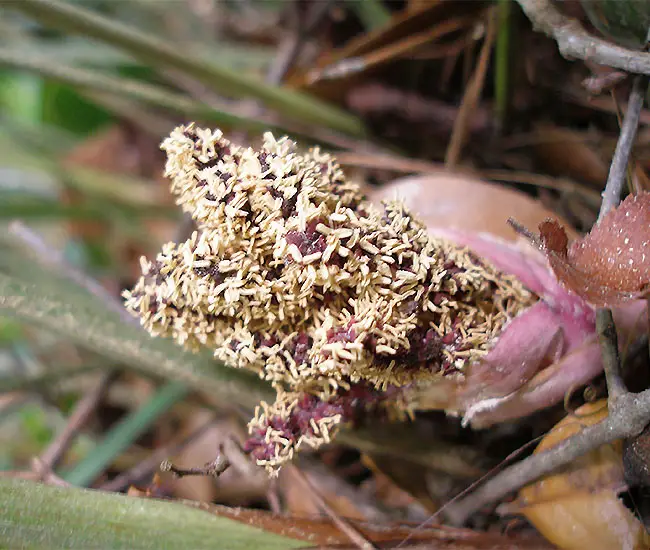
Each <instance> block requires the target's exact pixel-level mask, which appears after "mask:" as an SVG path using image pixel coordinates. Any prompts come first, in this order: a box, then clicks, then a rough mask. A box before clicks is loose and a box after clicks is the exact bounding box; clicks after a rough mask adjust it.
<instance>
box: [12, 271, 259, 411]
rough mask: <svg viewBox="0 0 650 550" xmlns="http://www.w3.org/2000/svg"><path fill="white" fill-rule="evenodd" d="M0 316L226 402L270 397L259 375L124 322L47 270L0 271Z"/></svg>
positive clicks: (250, 403)
mask: <svg viewBox="0 0 650 550" xmlns="http://www.w3.org/2000/svg"><path fill="white" fill-rule="evenodd" d="M31 269H32V270H35V266H33V265H32V266H31ZM0 314H3V315H9V316H12V317H15V318H17V319H20V320H22V321H24V322H27V323H31V324H35V325H38V326H41V327H43V328H46V329H48V330H50V331H51V332H53V333H55V334H58V335H60V336H63V337H64V338H66V339H69V340H70V341H72V342H75V343H77V344H79V345H81V346H83V347H85V348H87V349H90V350H93V351H95V352H97V353H100V354H102V355H104V356H106V357H110V358H112V359H114V360H116V361H119V362H121V363H125V364H126V365H129V366H131V367H132V368H134V369H136V370H138V371H140V372H142V373H145V374H148V375H149V376H155V377H164V378H169V379H172V380H179V381H182V382H184V383H187V384H188V385H190V386H192V387H193V388H196V389H197V390H200V391H204V392H209V393H210V394H211V395H212V396H213V397H215V398H220V399H223V400H224V402H225V403H237V404H241V405H244V406H247V407H252V406H254V405H255V404H257V403H258V402H259V401H260V400H261V399H263V398H264V397H265V396H266V397H268V395H269V388H268V386H267V385H266V384H264V383H263V382H261V381H260V380H259V378H258V377H256V376H254V375H252V374H250V373H247V372H244V371H240V370H237V369H231V368H228V367H225V366H224V365H222V364H221V363H219V362H218V361H216V360H215V359H214V358H213V357H212V356H211V355H210V354H209V353H203V354H196V355H194V354H191V353H189V352H186V351H184V350H183V349H181V348H180V347H179V346H177V345H176V344H174V343H173V342H171V341H170V340H167V339H162V338H152V337H150V336H149V334H147V333H146V332H145V331H144V330H142V329H139V328H137V327H134V326H132V325H125V324H123V323H122V322H120V319H119V317H118V316H117V315H116V314H114V313H113V312H111V311H108V310H106V309H105V308H103V306H102V305H101V304H97V303H96V302H94V301H93V300H91V299H90V297H88V296H87V295H85V294H84V293H83V291H79V292H76V293H74V292H71V290H70V288H69V286H68V287H67V286H64V285H62V284H61V283H60V282H57V281H56V280H53V281H51V282H50V284H49V285H48V281H47V278H46V274H45V275H44V276H43V277H42V280H39V281H38V282H37V283H33V282H26V281H25V278H24V277H22V278H18V277H12V276H9V275H6V274H4V273H1V272H0Z"/></svg>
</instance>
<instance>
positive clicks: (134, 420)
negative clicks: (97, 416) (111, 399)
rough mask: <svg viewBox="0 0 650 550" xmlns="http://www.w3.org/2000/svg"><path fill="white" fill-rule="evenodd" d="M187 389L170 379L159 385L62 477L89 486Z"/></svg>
mask: <svg viewBox="0 0 650 550" xmlns="http://www.w3.org/2000/svg"><path fill="white" fill-rule="evenodd" d="M188 391H189V390H188V389H187V386H185V385H184V384H181V383H180V382H168V383H167V384H166V385H164V386H162V387H161V388H159V389H158V391H157V392H156V393H155V394H154V395H153V396H152V397H151V398H150V399H149V400H148V401H147V402H146V403H145V404H143V405H142V406H141V407H140V408H139V409H138V410H137V411H135V412H134V413H133V414H131V415H129V416H128V417H126V418H125V419H124V420H123V421H122V422H120V423H119V424H117V425H116V426H115V427H114V428H113V429H111V430H110V432H109V433H108V434H107V435H106V437H105V438H104V439H103V441H102V442H101V443H100V444H99V445H97V446H96V447H95V448H94V449H93V450H92V451H91V452H90V453H89V454H88V455H87V456H86V457H85V458H84V459H83V460H82V461H81V462H80V463H79V464H77V465H76V466H75V467H74V468H73V469H72V470H71V471H69V472H67V473H65V474H63V475H62V477H63V479H65V480H66V481H67V482H69V483H72V484H73V485H81V486H85V485H89V484H90V483H91V482H92V481H93V480H94V479H95V478H96V477H97V476H98V475H99V474H101V472H103V471H104V469H105V468H106V467H107V466H108V465H110V463H111V462H112V461H113V459H114V458H115V457H116V456H118V455H119V454H121V453H122V452H124V451H125V450H126V449H127V448H128V447H129V446H130V445H131V444H132V443H133V442H134V441H135V440H136V439H138V437H140V436H141V435H142V434H143V433H144V432H146V431H147V429H149V427H150V426H151V425H152V424H153V423H154V422H155V421H156V420H157V419H158V417H159V416H160V415H162V414H164V413H165V412H167V411H168V410H169V409H170V408H171V407H172V406H173V405H175V404H176V403H178V402H179V401H180V400H182V399H183V398H184V397H185V396H186V395H187V394H188Z"/></svg>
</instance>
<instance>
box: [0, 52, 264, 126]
mask: <svg viewBox="0 0 650 550" xmlns="http://www.w3.org/2000/svg"><path fill="white" fill-rule="evenodd" d="M0 66H5V67H11V68H15V69H20V70H28V71H33V72H36V73H38V74H39V75H41V76H43V77H45V78H48V79H52V80H55V81H57V82H60V83H63V84H69V85H71V86H75V87H78V88H80V89H82V90H90V91H98V92H102V93H110V94H114V95H116V96H124V97H131V98H133V99H137V100H139V101H142V102H143V103H147V104H149V105H152V106H154V107H159V108H162V109H167V110H169V111H172V112H175V113H179V114H182V115H184V116H187V117H189V118H199V119H201V120H205V121H208V122H215V123H219V124H227V125H229V126H235V127H237V128H244V129H248V130H255V131H263V130H267V129H269V125H268V124H265V123H264V122H260V121H258V120H256V119H254V118H249V117H244V116H239V115H236V114H233V113H228V112H226V111H219V110H215V109H213V108H212V107H209V106H208V105H205V104H203V103H201V102H199V101H195V100H193V99H191V98H188V97H185V96H183V95H181V94H178V93H174V92H171V91H168V90H165V89H164V88H161V87H160V86H155V85H153V84H148V83H146V82H142V81H139V80H135V79H130V78H123V77H117V76H110V75H107V74H104V73H100V72H98V71H94V70H92V69H81V68H78V67H69V66H65V65H60V64H55V63H53V62H52V60H50V59H47V58H43V57H35V56H32V55H29V54H25V53H21V52H19V51H15V50H9V49H7V48H0Z"/></svg>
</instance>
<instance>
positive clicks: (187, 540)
mask: <svg viewBox="0 0 650 550" xmlns="http://www.w3.org/2000/svg"><path fill="white" fill-rule="evenodd" d="M0 510H2V520H1V521H0V546H1V547H3V548H32V549H38V548H47V549H51V548H69V549H71V550H74V549H79V550H81V549H83V550H86V549H88V548H93V549H111V550H119V549H122V548H123V549H128V550H147V549H155V550H166V549H170V550H178V549H181V548H188V549H190V548H191V549H192V550H202V549H205V550H208V549H210V550H214V549H228V550H247V549H255V548H264V549H266V550H275V549H282V550H284V549H287V548H297V547H301V546H302V547H304V546H305V542H303V541H299V540H295V539H290V538H287V537H281V536H278V535H275V534H273V533H267V532H265V531H262V530H260V529H256V528H253V527H250V526H248V525H244V524H242V523H239V522H236V521H232V520H229V519H226V518H222V517H217V516H215V515H212V514H209V513H207V512H204V511H202V510H196V509H194V508H190V507H188V506H184V505H182V504H179V503H175V502H164V501H160V500H153V499H144V498H137V497H129V496H126V495H119V494H113V493H102V492H99V491H91V490H88V489H76V488H69V487H65V488H63V487H52V486H47V485H41V484H38V483H35V482H32V481H25V480H20V479H11V478H0Z"/></svg>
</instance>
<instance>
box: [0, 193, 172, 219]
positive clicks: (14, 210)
mask: <svg viewBox="0 0 650 550" xmlns="http://www.w3.org/2000/svg"><path fill="white" fill-rule="evenodd" d="M105 206H106V205H103V206H102V205H101V204H100V203H99V202H97V201H94V202H92V203H90V204H78V205H66V204H61V202H60V201H57V200H54V199H49V198H44V197H37V196H33V195H27V194H24V195H19V194H15V193H3V192H2V191H0V219H5V220H12V219H17V218H20V219H22V220H29V219H33V220H36V221H39V220H52V219H67V220H83V221H92V220H95V221H97V220H100V221H105V222H111V221H116V220H115V212H114V211H113V210H112V209H107V208H106V207H105ZM115 208H116V209H118V210H119V211H120V212H119V214H120V217H127V216H130V217H133V216H136V217H141V218H165V219H177V218H180V214H179V213H178V210H177V209H176V208H165V207H163V206H158V207H155V206H152V207H143V208H121V207H119V206H117V205H116V206H115Z"/></svg>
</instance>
